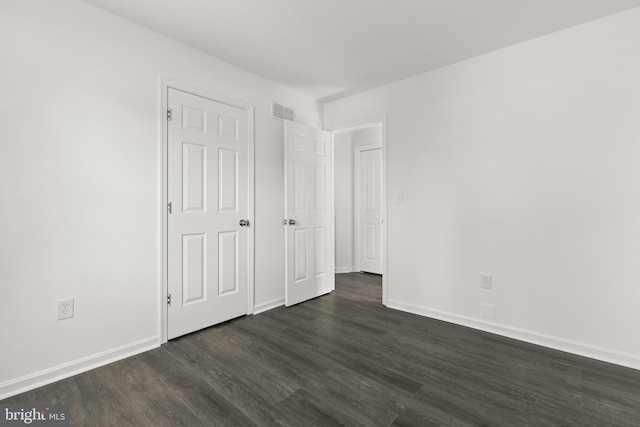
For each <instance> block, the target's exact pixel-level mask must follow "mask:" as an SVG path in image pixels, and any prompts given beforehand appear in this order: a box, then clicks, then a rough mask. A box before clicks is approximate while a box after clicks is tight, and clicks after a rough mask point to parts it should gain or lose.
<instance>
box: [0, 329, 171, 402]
mask: <svg viewBox="0 0 640 427" xmlns="http://www.w3.org/2000/svg"><path fill="white" fill-rule="evenodd" d="M157 347H160V337H159V336H156V337H151V338H145V339H142V340H140V341H136V342H133V343H130V344H125V345H123V346H120V347H116V348H111V349H109V350H105V351H103V352H100V353H96V354H92V355H91V356H87V357H83V358H81V359H78V360H74V361H72V362H67V363H63V364H62V365H58V366H54V367H53V368H49V369H45V370H42V371H39V372H35V373H33V374H28V375H24V376H22V377H19V378H15V379H12V380H9V381H5V382H3V383H0V400H2V399H6V398H7V397H10V396H15V395H16V394H20V393H24V392H25V391H29V390H33V389H34V388H38V387H41V386H43V385H47V384H51V383H53V382H56V381H60V380H63V379H65V378H69V377H72V376H74V375H77V374H80V373H82V372H86V371H89V370H91V369H95V368H98V367H100V366H104V365H107V364H109V363H112V362H115V361H118V360H121V359H124V358H127V357H131V356H135V355H136V354H139V353H143V352H145V351H148V350H152V349H154V348H157Z"/></svg>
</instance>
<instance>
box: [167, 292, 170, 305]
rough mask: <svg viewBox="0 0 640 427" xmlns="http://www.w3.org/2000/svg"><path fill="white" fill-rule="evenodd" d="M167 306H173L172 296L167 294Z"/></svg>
mask: <svg viewBox="0 0 640 427" xmlns="http://www.w3.org/2000/svg"><path fill="white" fill-rule="evenodd" d="M167 305H171V294H167Z"/></svg>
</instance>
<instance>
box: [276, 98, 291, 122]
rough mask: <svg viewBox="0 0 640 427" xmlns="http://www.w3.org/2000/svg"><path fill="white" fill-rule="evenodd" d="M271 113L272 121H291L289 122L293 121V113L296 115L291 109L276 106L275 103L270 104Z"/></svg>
mask: <svg viewBox="0 0 640 427" xmlns="http://www.w3.org/2000/svg"><path fill="white" fill-rule="evenodd" d="M271 112H272V115H273V118H274V119H279V120H291V121H293V120H294V119H295V113H296V112H295V111H294V110H293V108H290V107H287V106H284V105H282V104H278V103H277V102H274V103H273V104H272V109H271Z"/></svg>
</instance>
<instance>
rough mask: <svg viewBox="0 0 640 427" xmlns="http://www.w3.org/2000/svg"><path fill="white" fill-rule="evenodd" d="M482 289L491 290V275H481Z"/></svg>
mask: <svg viewBox="0 0 640 427" xmlns="http://www.w3.org/2000/svg"><path fill="white" fill-rule="evenodd" d="M480 287H481V288H482V289H491V275H490V274H481V275H480Z"/></svg>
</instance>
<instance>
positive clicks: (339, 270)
mask: <svg viewBox="0 0 640 427" xmlns="http://www.w3.org/2000/svg"><path fill="white" fill-rule="evenodd" d="M354 271H356V270H355V269H354V268H353V267H336V274H341V273H353V272H354Z"/></svg>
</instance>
